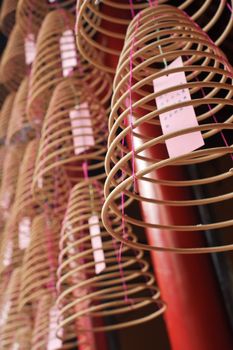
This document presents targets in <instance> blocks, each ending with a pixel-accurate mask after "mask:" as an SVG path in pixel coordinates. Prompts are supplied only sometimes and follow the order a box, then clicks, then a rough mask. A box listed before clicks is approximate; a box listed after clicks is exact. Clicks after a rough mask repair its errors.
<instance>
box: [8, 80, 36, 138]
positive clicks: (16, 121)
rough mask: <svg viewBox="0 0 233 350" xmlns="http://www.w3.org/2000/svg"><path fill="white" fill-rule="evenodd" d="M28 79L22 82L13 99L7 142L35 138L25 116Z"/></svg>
mask: <svg viewBox="0 0 233 350" xmlns="http://www.w3.org/2000/svg"><path fill="white" fill-rule="evenodd" d="M28 87H29V78H28V77H26V78H24V80H23V81H22V83H21V84H20V86H19V89H18V91H17V94H16V96H15V99H14V104H13V108H12V113H11V118H10V122H9V126H8V131H7V141H8V143H10V142H25V141H28V140H30V139H32V138H33V137H34V136H35V131H34V130H33V129H32V128H31V126H30V124H29V122H28V119H27V114H26V105H27V97H28Z"/></svg>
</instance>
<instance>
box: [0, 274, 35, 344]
mask: <svg viewBox="0 0 233 350" xmlns="http://www.w3.org/2000/svg"><path fill="white" fill-rule="evenodd" d="M20 279H21V270H20V269H19V268H18V269H15V270H14V271H13V272H12V275H11V278H10V281H9V284H8V289H7V291H6V293H5V302H4V310H3V309H2V315H1V316H2V318H1V321H2V327H1V330H0V339H1V349H4V350H5V349H6V350H8V349H10V348H11V346H12V345H13V343H14V339H15V332H16V330H18V331H19V330H20V329H21V328H24V327H25V325H28V328H30V325H31V313H30V308H27V309H25V311H23V312H19V311H18V301H19V289H20Z"/></svg>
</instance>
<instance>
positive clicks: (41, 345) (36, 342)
mask: <svg viewBox="0 0 233 350" xmlns="http://www.w3.org/2000/svg"><path fill="white" fill-rule="evenodd" d="M57 311H58V310H57V309H56V306H55V301H54V297H53V296H51V295H50V294H47V295H44V296H42V298H41V299H40V301H39V303H38V307H37V312H36V319H35V325H34V330H33V335H32V347H31V350H41V349H47V348H49V344H50V343H53V344H56V349H74V348H75V347H77V345H78V344H77V340H76V337H77V335H76V329H75V328H73V329H65V330H63V332H60V333H63V334H60V338H58V336H57V335H56V330H57V315H58V313H57Z"/></svg>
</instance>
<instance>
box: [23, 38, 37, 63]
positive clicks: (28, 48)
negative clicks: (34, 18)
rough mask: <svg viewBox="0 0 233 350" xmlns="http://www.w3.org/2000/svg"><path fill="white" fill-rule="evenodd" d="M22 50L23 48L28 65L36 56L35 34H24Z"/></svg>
mask: <svg viewBox="0 0 233 350" xmlns="http://www.w3.org/2000/svg"><path fill="white" fill-rule="evenodd" d="M24 50H25V62H26V64H28V65H30V64H32V62H33V61H34V58H35V56H36V41H35V35H34V34H33V33H30V34H28V35H27V36H26V38H25V40H24Z"/></svg>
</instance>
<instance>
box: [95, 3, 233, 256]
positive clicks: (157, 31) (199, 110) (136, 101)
mask: <svg viewBox="0 0 233 350" xmlns="http://www.w3.org/2000/svg"><path fill="white" fill-rule="evenodd" d="M136 28H138V29H137V30H136ZM132 43H134V44H132ZM130 53H131V54H130ZM130 56H131V57H130ZM178 62H179V64H178ZM170 64H172V65H171V66H170ZM165 66H166V68H164V67H165ZM130 67H131V68H132V69H130ZM182 72H183V74H184V77H185V80H186V81H185V82H184V81H182V83H181V85H180V82H179V80H174V82H175V83H174V82H173V84H172V85H170V86H168V87H167V86H166V84H167V83H164V80H165V81H167V80H166V79H168V78H169V77H170V78H172V77H174V76H175V77H177V75H176V74H175V73H177V74H178V73H179V74H178V76H179V77H180V73H182ZM170 74H175V75H174V76H173V75H170ZM232 76H233V70H232V67H231V66H230V64H229V63H228V61H227V60H226V57H225V56H224V54H223V53H222V52H221V50H220V49H219V48H218V47H217V46H216V45H215V44H214V43H212V42H211V41H210V40H209V38H208V36H207V34H206V33H204V32H203V31H202V30H201V29H200V28H199V27H198V26H196V25H195V23H194V22H193V21H192V20H191V19H190V18H189V17H188V16H187V15H186V14H185V13H183V12H182V11H180V10H179V9H176V8H174V7H171V6H166V5H164V6H160V7H159V8H158V9H154V8H149V9H146V10H144V11H142V12H141V14H140V15H139V16H137V17H135V18H134V20H133V21H132V22H131V24H130V26H129V28H128V31H127V35H126V39H125V45H124V48H123V50H122V54H121V57H120V59H119V64H118V68H117V72H116V77H115V81H114V87H113V88H114V94H113V98H112V112H111V115H110V120H109V131H110V134H109V139H108V152H107V155H106V163H105V165H106V172H107V180H106V184H105V196H106V202H105V204H104V208H103V213H102V217H103V222H104V225H105V227H106V229H107V230H108V231H109V232H110V233H111V234H112V235H113V236H114V237H115V238H117V239H120V240H121V241H123V242H125V243H127V240H125V239H124V238H123V236H122V234H121V233H120V234H119V233H117V232H116V231H115V230H114V227H113V226H112V224H111V221H110V220H109V216H110V215H111V213H112V212H114V217H116V218H121V217H122V209H121V208H119V205H118V201H117V198H119V196H120V195H121V194H124V198H125V201H127V200H128V199H129V198H131V199H132V200H134V201H136V202H138V203H139V204H140V203H141V202H144V203H148V207H149V206H150V209H149V210H152V211H153V210H154V212H155V213H156V212H158V208H161V207H162V206H172V207H177V208H180V210H182V207H186V206H189V207H190V206H191V207H194V208H197V207H198V206H200V205H210V204H213V203H218V204H219V206H222V205H225V206H227V205H230V200H231V199H232V198H233V194H232V193H231V192H227V193H224V192H223V193H222V194H220V195H218V196H212V197H208V196H207V195H203V198H199V199H185V200H179V199H178V200H177V199H173V198H172V189H173V188H178V189H179V188H182V187H187V188H190V189H192V187H193V186H203V187H205V186H208V185H209V184H211V185H216V186H219V185H220V184H221V181H225V182H226V181H228V183H230V181H232V175H233V172H232V169H231V167H232V163H231V159H230V154H231V153H232V151H233V147H232V145H228V143H227V141H226V138H225V137H224V136H223V135H224V133H225V132H229V133H231V134H232V130H233V123H232V121H233V116H232V105H233V102H232V95H233V91H232ZM161 79H162V81H163V82H162V83H161V84H164V85H158V84H159V81H160V82H161ZM173 79H176V78H173ZM130 82H131V86H130ZM129 86H130V88H129ZM184 93H185V94H190V97H188V98H187V99H186V100H185V99H184V98H183V96H184V95H182V94H184ZM179 96H181V98H178V97H179ZM172 98H175V100H172ZM164 99H165V102H164V105H161V103H162V102H161V101H162V100H164ZM173 101H174V102H173ZM186 108H191V109H192V108H193V109H194V113H195V123H194V124H192V125H193V126H190V127H188V126H185V125H186V124H184V126H182V125H180V124H178V127H177V124H175V127H174V129H169V128H170V123H171V122H172V119H169V120H171V122H170V121H169V120H167V123H165V124H163V125H162V122H161V120H163V119H162V117H164V118H165V117H166V118H174V116H175V115H176V113H180V112H182V111H187V109H186ZM188 113H189V114H190V109H188V111H187V113H186V114H187V115H188V116H189V114H188ZM161 115H162V116H161ZM187 118H188V117H187ZM163 121H164V120H163ZM175 123H180V122H179V121H177V122H175ZM185 123H186V121H185ZM181 124H182V123H181ZM166 125H167V127H168V130H166ZM161 127H162V128H163V132H162V130H161ZM195 132H197V133H198V135H199V137H201V139H202V138H203V140H202V142H203V143H202V144H204V145H203V147H202V148H201V149H200V148H197V149H194V150H192V151H184V152H183V151H182V150H181V151H179V152H180V153H179V155H175V154H174V155H172V156H169V155H168V153H167V149H166V148H168V145H169V141H171V140H173V142H174V140H176V141H177V139H175V137H178V136H180V137H181V138H182V137H186V138H185V140H186V141H185V142H188V139H189V136H190V137H192V136H193V133H195ZM187 135H188V136H187ZM226 137H227V136H226ZM126 139H127V142H128V146H127V145H126V143H125V142H126ZM182 140H183V138H182ZM229 140H230V138H229ZM165 144H166V146H165ZM170 145H171V144H170ZM184 146H185V144H184ZM174 147H175V146H174ZM181 148H183V146H182V147H181ZM184 148H185V147H184ZM170 151H171V149H170ZM119 154H121V157H119ZM219 158H221V159H227V160H229V162H227V163H226V164H225V163H224V164H225V168H224V169H223V170H221V169H220V170H219V169H217V168H216V167H215V166H214V162H215V160H216V159H219ZM192 164H193V165H198V167H202V165H205V164H207V165H208V166H209V169H210V172H209V173H208V174H206V173H205V175H203V177H201V178H200V177H198V176H197V177H196V178H194V179H192V180H190V179H188V178H187V180H185V179H184V180H183V181H180V180H179V179H177V178H176V177H175V176H173V172H172V169H174V167H176V166H178V167H180V166H181V165H182V166H183V168H184V169H185V170H186V171H187V169H188V167H189V166H190V165H192ZM126 166H129V167H130V166H131V171H129V172H128V171H127V170H126ZM134 166H135V169H134ZM163 169H167V173H168V174H170V175H169V176H168V175H167V174H166V175H165V172H163ZM134 170H135V171H134ZM119 172H121V173H122V174H124V176H125V177H126V178H125V180H124V181H121V177H119ZM161 174H162V175H161ZM135 182H137V184H138V187H139V188H141V189H142V187H143V186H146V187H147V189H148V188H150V184H153V185H154V186H157V187H156V188H157V194H156V196H155V194H154V193H152V192H153V191H152V192H151V191H150V190H147V191H146V194H145V193H143V194H142V193H141V194H140V191H139V193H137V192H138V191H137V189H136V188H135ZM127 186H128V189H127V188H126V187H127ZM130 186H131V188H130ZM161 188H167V189H168V190H169V188H170V189H171V191H170V199H166V200H165V199H163V197H162V196H161V195H160V193H161V192H160V189H161ZM229 188H231V185H229ZM124 220H125V222H127V223H129V224H132V225H134V226H136V227H141V228H149V227H150V229H154V232H155V233H154V234H155V235H156V229H160V230H167V231H180V232H184V234H185V235H188V233H189V232H191V231H193V232H196V233H198V232H199V233H200V234H202V232H201V231H202V230H213V229H214V230H220V231H221V229H224V228H226V227H232V225H233V220H232V218H230V219H224V220H222V221H215V222H208V223H202V222H200V224H198V225H195V224H191V225H184V224H183V223H182V222H181V223H180V224H179V223H176V224H172V223H171V224H170V223H169V222H165V223H161V222H160V221H159V220H158V218H157V216H156V215H155V219H154V221H153V222H151V221H149V220H147V218H146V216H145V220H141V219H138V218H137V217H136V216H134V213H133V212H132V211H131V212H130V213H129V215H126V214H124ZM220 231H219V232H220ZM127 244H129V245H130V246H132V247H134V248H143V249H147V250H167V251H175V252H180V253H203V252H216V251H224V250H230V249H232V248H233V245H232V244H229V245H226V246H216V247H200V248H196V249H195V248H194V249H192V248H189V247H183V248H182V247H169V246H167V247H159V246H150V245H149V244H142V243H140V242H137V243H132V242H128V243H127Z"/></svg>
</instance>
